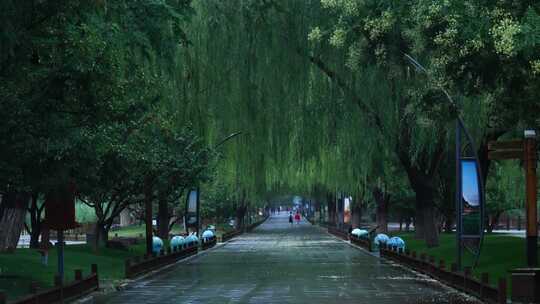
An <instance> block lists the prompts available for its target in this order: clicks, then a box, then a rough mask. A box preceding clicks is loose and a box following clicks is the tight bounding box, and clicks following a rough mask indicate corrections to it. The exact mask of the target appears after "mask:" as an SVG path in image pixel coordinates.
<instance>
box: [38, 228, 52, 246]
mask: <svg viewBox="0 0 540 304" xmlns="http://www.w3.org/2000/svg"><path fill="white" fill-rule="evenodd" d="M39 247H40V248H43V249H49V247H51V231H50V230H49V228H48V227H47V226H45V227H43V229H41V243H40V244H39Z"/></svg>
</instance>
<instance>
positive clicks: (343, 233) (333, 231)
mask: <svg viewBox="0 0 540 304" xmlns="http://www.w3.org/2000/svg"><path fill="white" fill-rule="evenodd" d="M327 229H328V233H330V234H333V235H335V236H337V237H338V238H341V239H344V240H348V239H349V234H348V233H347V232H346V231H343V230H340V229H338V228H336V227H332V226H328V228H327Z"/></svg>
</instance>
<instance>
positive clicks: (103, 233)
mask: <svg viewBox="0 0 540 304" xmlns="http://www.w3.org/2000/svg"><path fill="white" fill-rule="evenodd" d="M94 237H95V239H94V244H93V247H94V251H98V249H99V248H100V247H102V246H105V245H107V241H108V240H109V231H108V229H107V228H106V223H105V221H104V220H103V219H98V221H97V222H96V225H95V227H94Z"/></svg>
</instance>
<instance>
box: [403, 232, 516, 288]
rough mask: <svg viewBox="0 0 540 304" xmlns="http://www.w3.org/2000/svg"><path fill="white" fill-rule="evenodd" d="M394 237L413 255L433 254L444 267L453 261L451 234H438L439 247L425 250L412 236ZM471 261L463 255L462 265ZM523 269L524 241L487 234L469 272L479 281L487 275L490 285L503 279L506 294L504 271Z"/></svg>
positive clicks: (454, 251)
mask: <svg viewBox="0 0 540 304" xmlns="http://www.w3.org/2000/svg"><path fill="white" fill-rule="evenodd" d="M394 235H397V236H399V237H401V238H403V240H404V241H405V244H406V246H407V248H408V249H409V250H411V251H416V252H417V254H420V253H422V252H425V253H426V254H427V255H433V256H434V257H435V259H436V261H437V263H438V261H439V260H440V259H444V260H445V262H446V265H447V267H450V264H451V263H454V262H455V256H456V237H455V234H448V233H444V234H441V235H440V245H439V247H436V248H427V247H426V246H425V243H424V241H423V240H416V239H414V234H413V233H397V234H394ZM471 261H472V258H471V256H466V257H465V258H464V261H463V264H464V265H470V263H471ZM524 266H526V258H525V239H522V238H518V237H514V236H508V235H501V234H489V235H485V237H484V244H483V246H482V251H481V253H480V259H479V260H478V265H477V267H476V268H474V269H473V275H474V276H475V277H477V278H480V275H481V273H483V272H487V273H489V280H490V283H491V284H492V285H495V284H497V281H498V280H499V278H503V277H504V278H507V283H508V286H509V288H508V291H509V292H510V288H511V282H510V273H509V272H508V271H509V270H512V269H514V268H519V267H524Z"/></svg>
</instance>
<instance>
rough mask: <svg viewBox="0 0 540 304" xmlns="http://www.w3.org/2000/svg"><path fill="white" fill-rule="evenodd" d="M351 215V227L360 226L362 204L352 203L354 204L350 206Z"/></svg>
mask: <svg viewBox="0 0 540 304" xmlns="http://www.w3.org/2000/svg"><path fill="white" fill-rule="evenodd" d="M351 211H352V215H351V217H352V218H351V224H352V227H353V228H358V227H360V221H361V218H362V205H361V204H360V203H359V202H357V203H354V206H353V207H352V210H351Z"/></svg>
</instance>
